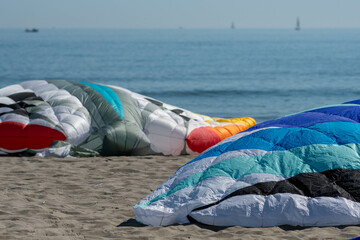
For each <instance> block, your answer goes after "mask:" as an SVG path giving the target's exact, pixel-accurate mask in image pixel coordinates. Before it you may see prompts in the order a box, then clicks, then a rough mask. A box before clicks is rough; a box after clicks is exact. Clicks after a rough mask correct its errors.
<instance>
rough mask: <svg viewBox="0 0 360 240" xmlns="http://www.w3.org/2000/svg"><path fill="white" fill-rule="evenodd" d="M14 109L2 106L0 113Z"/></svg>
mask: <svg viewBox="0 0 360 240" xmlns="http://www.w3.org/2000/svg"><path fill="white" fill-rule="evenodd" d="M13 110H14V109H12V108H9V107H0V114H1V113H6V112H11V111H13Z"/></svg>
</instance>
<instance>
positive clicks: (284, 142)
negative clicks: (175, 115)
mask: <svg viewBox="0 0 360 240" xmlns="http://www.w3.org/2000/svg"><path fill="white" fill-rule="evenodd" d="M347 143H360V124H358V123H353V122H328V123H318V124H315V125H312V126H309V127H307V128H303V127H293V128H268V129H264V130H261V131H258V132H255V133H252V134H250V135H247V136H245V137H242V138H240V139H238V140H236V141H234V142H227V143H224V144H221V145H219V146H217V147H215V148H213V149H211V150H210V151H208V152H205V153H204V154H202V155H200V156H198V157H197V158H195V159H194V160H192V161H191V162H195V161H197V160H200V159H203V158H206V157H211V156H217V155H220V154H222V153H223V152H227V151H236V150H240V149H261V150H264V151H281V150H289V149H292V148H296V147H301V146H308V145H312V144H338V145H344V144H347Z"/></svg>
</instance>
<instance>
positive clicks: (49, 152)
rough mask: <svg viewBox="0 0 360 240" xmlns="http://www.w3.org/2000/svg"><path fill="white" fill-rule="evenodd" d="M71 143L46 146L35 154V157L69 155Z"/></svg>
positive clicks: (62, 156)
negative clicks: (52, 146)
mask: <svg viewBox="0 0 360 240" xmlns="http://www.w3.org/2000/svg"><path fill="white" fill-rule="evenodd" d="M70 150H71V145H70V144H69V145H65V146H63V147H57V148H46V149H44V150H43V151H42V152H38V153H37V154H36V156H37V157H61V158H64V157H69V156H70Z"/></svg>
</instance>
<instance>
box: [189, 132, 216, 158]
mask: <svg viewBox="0 0 360 240" xmlns="http://www.w3.org/2000/svg"><path fill="white" fill-rule="evenodd" d="M220 141H221V138H220V137H219V135H217V134H216V133H215V132H214V131H213V130H211V129H210V128H206V127H199V128H196V129H194V130H192V131H191V133H190V134H189V135H188V137H187V138H186V143H187V145H188V146H189V148H190V149H191V150H192V151H194V152H198V153H201V152H203V151H205V150H206V149H208V148H209V147H211V146H213V145H215V144H217V143H218V142H220Z"/></svg>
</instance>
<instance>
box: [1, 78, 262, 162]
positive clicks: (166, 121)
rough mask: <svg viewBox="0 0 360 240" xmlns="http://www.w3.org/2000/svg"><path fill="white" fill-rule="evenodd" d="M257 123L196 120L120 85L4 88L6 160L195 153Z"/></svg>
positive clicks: (35, 84)
mask: <svg viewBox="0 0 360 240" xmlns="http://www.w3.org/2000/svg"><path fill="white" fill-rule="evenodd" d="M254 124H255V121H254V120H253V119H252V118H248V117H245V118H233V119H216V118H210V117H207V116H202V115H198V114H194V113H192V112H190V111H187V110H184V109H180V108H177V107H174V106H171V105H168V104H165V103H162V102H160V101H157V100H155V99H152V98H149V97H145V96H142V95H140V94H136V93H134V92H131V91H129V90H127V89H123V88H120V87H116V86H106V85H100V84H93V83H84V82H82V83H78V82H71V81H65V80H53V81H44V80H36V81H27V82H22V83H20V84H16V85H11V86H7V87H5V88H3V89H0V154H13V153H15V154H19V153H24V152H25V153H29V154H35V153H38V154H39V155H42V156H51V155H55V156H62V157H64V156H68V155H74V156H79V155H80V156H81V155H85V156H89V155H96V154H101V155H147V154H165V155H180V154H196V153H200V152H202V151H204V150H205V149H207V148H208V147H210V146H212V145H214V144H216V143H218V142H220V141H221V140H223V139H225V138H227V137H229V136H232V135H234V134H236V133H238V132H241V131H243V130H246V129H248V128H249V127H251V126H253V125H254Z"/></svg>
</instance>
